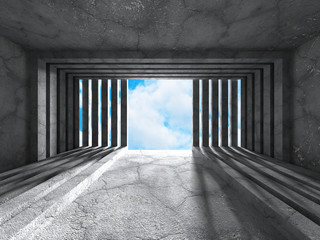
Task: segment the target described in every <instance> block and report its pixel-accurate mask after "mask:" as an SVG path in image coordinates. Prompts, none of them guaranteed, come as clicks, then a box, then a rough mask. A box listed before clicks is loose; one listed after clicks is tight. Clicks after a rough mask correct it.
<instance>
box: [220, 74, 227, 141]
mask: <svg viewBox="0 0 320 240" xmlns="http://www.w3.org/2000/svg"><path fill="white" fill-rule="evenodd" d="M221 81H222V82H221V93H220V94H221V110H220V114H221V146H228V79H222V80H221Z"/></svg>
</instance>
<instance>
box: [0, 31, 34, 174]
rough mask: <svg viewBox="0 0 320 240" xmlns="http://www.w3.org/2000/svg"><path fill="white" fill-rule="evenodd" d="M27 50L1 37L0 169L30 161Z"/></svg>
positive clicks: (10, 167)
mask: <svg viewBox="0 0 320 240" xmlns="http://www.w3.org/2000/svg"><path fill="white" fill-rule="evenodd" d="M26 64H27V56H26V52H25V51H24V50H23V49H22V48H21V47H19V46H18V45H16V44H15V43H13V42H11V41H9V40H7V39H6V38H3V37H1V36H0V146H1V147H0V149H1V151H0V172H3V171H6V170H9V169H12V168H15V167H18V166H22V165H25V164H27V163H28V161H29V158H28V156H29V153H28V152H29V150H28V149H29V148H28V136H29V121H28V116H29V111H28V109H29V108H28V106H29V102H28V94H29V93H28V89H29V88H28V81H27V79H28V77H27V65H26Z"/></svg>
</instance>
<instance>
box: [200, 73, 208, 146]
mask: <svg viewBox="0 0 320 240" xmlns="http://www.w3.org/2000/svg"><path fill="white" fill-rule="evenodd" d="M201 109H202V146H204V147H208V146H209V80H208V79H203V80H202V107H201Z"/></svg>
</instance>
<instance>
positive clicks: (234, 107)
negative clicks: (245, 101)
mask: <svg viewBox="0 0 320 240" xmlns="http://www.w3.org/2000/svg"><path fill="white" fill-rule="evenodd" d="M230 118H231V121H230V123H231V146H238V79H233V80H232V82H231V111H230Z"/></svg>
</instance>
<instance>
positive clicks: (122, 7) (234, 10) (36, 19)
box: [0, 0, 320, 51]
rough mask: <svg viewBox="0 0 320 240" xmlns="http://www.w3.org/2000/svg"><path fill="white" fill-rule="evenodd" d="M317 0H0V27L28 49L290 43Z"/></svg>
mask: <svg viewBox="0 0 320 240" xmlns="http://www.w3.org/2000/svg"><path fill="white" fill-rule="evenodd" d="M319 33H320V1H319V0H202V1H201V0H0V35H4V36H6V37H7V38H9V39H11V40H12V41H14V42H16V43H18V44H21V45H22V46H24V47H26V48H30V49H41V50H44V49H50V50H63V49H68V50H80V49H85V50H90V49H92V50H99V49H103V50H142V51H148V50H153V51H155V50H206V49H216V48H223V49H268V50H273V49H286V48H295V47H297V46H299V45H300V44H302V43H303V42H305V41H307V40H309V39H310V38H312V37H314V36H315V35H318V34H319Z"/></svg>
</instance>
